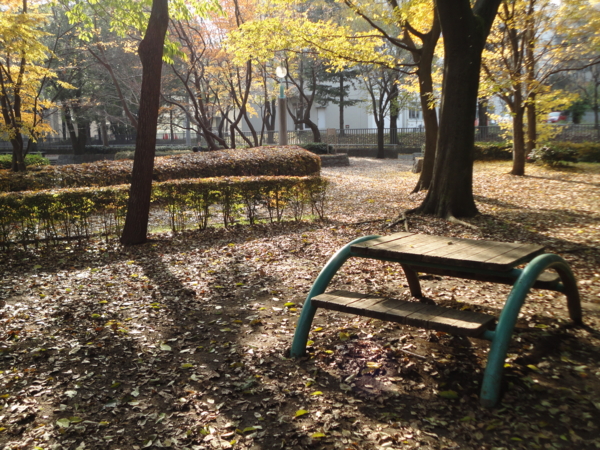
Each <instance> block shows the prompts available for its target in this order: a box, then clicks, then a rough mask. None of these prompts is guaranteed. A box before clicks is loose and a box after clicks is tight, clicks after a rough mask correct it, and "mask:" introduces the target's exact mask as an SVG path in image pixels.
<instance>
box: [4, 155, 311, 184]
mask: <svg viewBox="0 0 600 450" xmlns="http://www.w3.org/2000/svg"><path fill="white" fill-rule="evenodd" d="M132 167H133V161H131V160H119V161H98V162H95V163H90V164H71V165H65V166H48V167H44V168H36V170H30V171H28V172H25V173H20V172H17V173H11V172H4V173H0V191H4V192H6V191H13V192H16V191H23V190H37V189H55V188H72V187H88V186H112V185H118V184H128V183H131V171H132ZM320 169H321V161H320V159H319V157H317V156H315V155H313V154H311V153H310V152H307V151H306V150H303V149H301V148H300V147H296V146H287V147H257V148H252V149H246V150H219V151H214V152H205V153H190V154H185V155H176V156H165V157H159V158H156V160H155V164H154V174H153V179H154V181H167V180H176V179H184V178H207V177H222V176H260V175H270V176H284V175H297V176H306V175H316V174H318V173H319V171H320Z"/></svg>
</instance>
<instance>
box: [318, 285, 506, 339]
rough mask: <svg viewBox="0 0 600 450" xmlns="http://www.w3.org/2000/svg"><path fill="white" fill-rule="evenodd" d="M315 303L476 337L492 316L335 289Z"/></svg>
mask: <svg viewBox="0 0 600 450" xmlns="http://www.w3.org/2000/svg"><path fill="white" fill-rule="evenodd" d="M311 301H312V303H313V305H314V306H316V307H318V308H324V309H330V310H333V311H339V312H344V313H349V314H357V315H360V316H365V317H371V318H373V319H379V320H385V321H388V322H396V323H400V324H403V325H410V326H414V327H420V328H425V329H429V330H436V331H444V332H447V333H452V334H456V335H459V336H470V337H478V336H480V335H481V334H483V332H484V331H485V330H487V329H489V328H490V327H491V326H492V325H493V324H494V321H495V319H496V318H495V317H494V316H491V315H489V314H481V313H476V312H472V311H460V310H457V309H454V308H446V307H443V306H437V305H430V304H427V303H422V302H415V301H404V300H396V299H389V298H384V297H377V296H373V295H369V294H359V293H355V292H349V291H344V290H336V291H332V292H326V293H324V294H321V295H317V296H316V297H313V298H312V299H311Z"/></svg>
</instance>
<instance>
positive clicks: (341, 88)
mask: <svg viewBox="0 0 600 450" xmlns="http://www.w3.org/2000/svg"><path fill="white" fill-rule="evenodd" d="M343 135H344V74H343V73H340V136H343Z"/></svg>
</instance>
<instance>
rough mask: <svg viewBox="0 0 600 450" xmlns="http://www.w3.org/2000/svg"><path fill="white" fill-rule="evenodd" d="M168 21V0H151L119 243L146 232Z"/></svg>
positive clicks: (141, 49) (138, 239) (139, 238)
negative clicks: (129, 185) (136, 126)
mask: <svg viewBox="0 0 600 450" xmlns="http://www.w3.org/2000/svg"><path fill="white" fill-rule="evenodd" d="M168 24H169V2H168V0H153V1H152V11H151V13H150V20H149V22H148V28H147V29H146V35H145V36H144V39H143V40H142V42H141V43H140V46H139V48H138V53H139V55H140V60H141V61H142V92H141V96H140V108H139V114H138V116H139V120H138V129H137V137H136V142H135V156H134V160H133V172H132V181H131V189H130V190H129V201H128V203H127V216H126V218H125V226H124V228H123V235H122V236H121V243H123V244H125V245H133V244H141V243H144V242H146V239H147V234H148V217H149V215H150V194H151V191H152V171H153V170H154V152H155V148H156V127H157V124H158V107H159V103H160V80H161V72H162V55H163V47H164V42H165V34H166V32H167V26H168Z"/></svg>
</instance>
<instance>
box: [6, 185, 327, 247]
mask: <svg viewBox="0 0 600 450" xmlns="http://www.w3.org/2000/svg"><path fill="white" fill-rule="evenodd" d="M326 189H327V181H326V180H325V179H323V178H321V177H318V176H317V177H230V178H196V179H184V180H170V181H165V182H160V183H154V184H153V185H152V204H153V205H154V206H155V207H156V208H159V209H162V210H163V211H165V212H166V213H167V217H168V218H169V226H170V227H171V229H172V230H173V231H174V232H176V231H181V230H184V229H186V228H189V227H190V226H197V227H198V228H201V229H205V228H206V227H207V226H208V225H209V219H210V217H213V216H215V215H217V214H218V215H220V216H221V221H222V223H223V225H224V226H226V227H228V226H230V225H232V224H234V223H237V222H239V221H247V222H248V223H250V224H253V223H256V222H257V220H258V219H259V213H260V212H261V211H263V212H264V214H265V217H263V218H266V219H268V220H269V221H271V222H279V221H281V220H283V219H284V213H286V212H287V215H288V217H290V218H292V219H294V220H297V221H299V220H301V218H302V217H303V215H304V214H305V211H307V209H308V208H310V209H311V211H312V213H313V214H314V215H316V216H318V217H319V218H324V214H325V206H326ZM128 193H129V186H128V185H119V186H110V187H95V188H72V189H60V190H42V191H23V192H6V193H0V247H4V248H8V247H9V246H10V245H11V244H13V243H22V244H23V245H25V246H26V245H27V244H29V243H34V244H35V245H38V244H39V242H40V241H44V242H47V243H50V244H52V243H55V242H57V241H60V240H64V239H76V240H79V241H80V242H81V241H84V240H86V239H88V238H89V237H90V236H92V235H95V234H101V235H104V236H109V235H114V234H120V232H121V229H122V225H123V221H124V218H125V213H126V206H127V198H128Z"/></svg>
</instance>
